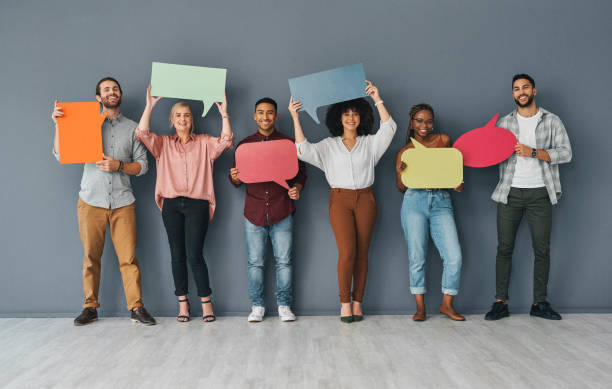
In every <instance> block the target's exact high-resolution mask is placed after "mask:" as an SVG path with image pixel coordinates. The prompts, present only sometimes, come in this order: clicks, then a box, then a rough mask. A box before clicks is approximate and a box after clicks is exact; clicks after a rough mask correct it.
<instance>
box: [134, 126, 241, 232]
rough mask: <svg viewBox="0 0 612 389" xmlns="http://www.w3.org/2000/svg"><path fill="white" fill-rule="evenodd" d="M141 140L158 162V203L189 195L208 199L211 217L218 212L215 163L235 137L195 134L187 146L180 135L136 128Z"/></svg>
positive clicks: (232, 144) (210, 218)
mask: <svg viewBox="0 0 612 389" xmlns="http://www.w3.org/2000/svg"><path fill="white" fill-rule="evenodd" d="M136 139H138V140H139V141H141V142H142V143H143V144H144V145H145V146H146V147H147V149H149V151H150V152H151V154H152V155H153V156H154V157H155V160H156V162H157V181H156V183H155V202H156V203H157V206H158V207H159V209H162V207H163V202H164V198H175V197H180V196H184V197H189V198H192V199H200V200H207V201H208V207H209V209H208V211H209V212H208V215H209V220H212V218H213V214H214V212H215V205H216V203H215V189H214V186H213V163H214V162H215V159H217V158H218V157H219V156H220V155H221V153H222V152H223V151H225V150H227V149H231V148H232V147H234V137H233V136H231V137H230V136H225V135H222V136H220V137H214V136H211V135H208V134H191V135H190V136H189V139H188V140H187V142H186V143H185V144H184V145H183V144H182V143H181V140H180V138H179V137H178V135H176V134H174V135H157V134H154V133H152V132H150V131H149V129H148V128H146V129H143V128H140V127H138V128H136Z"/></svg>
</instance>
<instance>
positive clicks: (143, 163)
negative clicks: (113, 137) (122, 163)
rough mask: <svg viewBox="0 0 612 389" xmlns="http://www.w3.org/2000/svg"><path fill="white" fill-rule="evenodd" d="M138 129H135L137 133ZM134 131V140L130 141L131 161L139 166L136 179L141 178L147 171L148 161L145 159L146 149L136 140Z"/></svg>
mask: <svg viewBox="0 0 612 389" xmlns="http://www.w3.org/2000/svg"><path fill="white" fill-rule="evenodd" d="M137 130H138V129H136V131H137ZM136 131H134V139H133V141H132V161H134V162H138V163H139V164H140V171H139V172H138V174H136V177H138V176H142V175H143V174H145V173H146V172H147V171H149V161H148V159H147V149H146V148H145V146H144V145H143V144H142V142H140V141H139V140H138V136H137V133H136Z"/></svg>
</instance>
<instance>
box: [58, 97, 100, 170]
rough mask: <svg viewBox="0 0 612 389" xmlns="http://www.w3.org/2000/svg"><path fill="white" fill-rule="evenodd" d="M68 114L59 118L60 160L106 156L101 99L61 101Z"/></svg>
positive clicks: (97, 159) (96, 159) (75, 161)
mask: <svg viewBox="0 0 612 389" xmlns="http://www.w3.org/2000/svg"><path fill="white" fill-rule="evenodd" d="M57 105H58V106H59V107H62V111H63V112H64V116H60V117H58V118H57V127H58V131H59V142H60V163H85V162H97V161H101V160H102V122H103V121H104V119H105V118H106V113H105V114H100V103H98V102H97V101H88V102H82V103H81V102H79V103H57Z"/></svg>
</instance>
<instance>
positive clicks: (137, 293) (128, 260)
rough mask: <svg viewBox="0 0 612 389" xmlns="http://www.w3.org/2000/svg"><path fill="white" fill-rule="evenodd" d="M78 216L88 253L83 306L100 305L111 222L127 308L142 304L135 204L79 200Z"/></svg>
mask: <svg viewBox="0 0 612 389" xmlns="http://www.w3.org/2000/svg"><path fill="white" fill-rule="evenodd" d="M77 215H78V218H79V232H80V234H81V241H82V242H83V250H84V253H85V255H84V258H83V294H84V295H85V303H84V304H83V308H86V307H91V308H97V307H99V306H100V304H99V303H98V291H99V289H100V268H101V259H102V250H103V249H104V237H105V235H106V225H107V223H108V225H109V226H110V234H111V239H112V240H113V245H114V246H115V252H116V253H117V259H118V260H119V270H120V271H121V278H123V289H124V291H125V299H126V301H127V309H128V310H132V309H134V308H137V307H142V294H141V290H140V270H139V269H138V259H136V213H135V204H133V203H132V204H130V205H127V206H125V207H121V208H117V209H106V208H99V207H93V206H91V205H89V204H87V203H86V202H84V201H83V200H81V199H79V202H78V205H77Z"/></svg>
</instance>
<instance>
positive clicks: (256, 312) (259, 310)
mask: <svg viewBox="0 0 612 389" xmlns="http://www.w3.org/2000/svg"><path fill="white" fill-rule="evenodd" d="M264 313H266V308H265V307H259V306H256V305H253V306H252V307H251V314H250V315H249V319H248V320H249V321H250V322H251V323H257V322H260V321H262V320H263V317H264Z"/></svg>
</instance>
